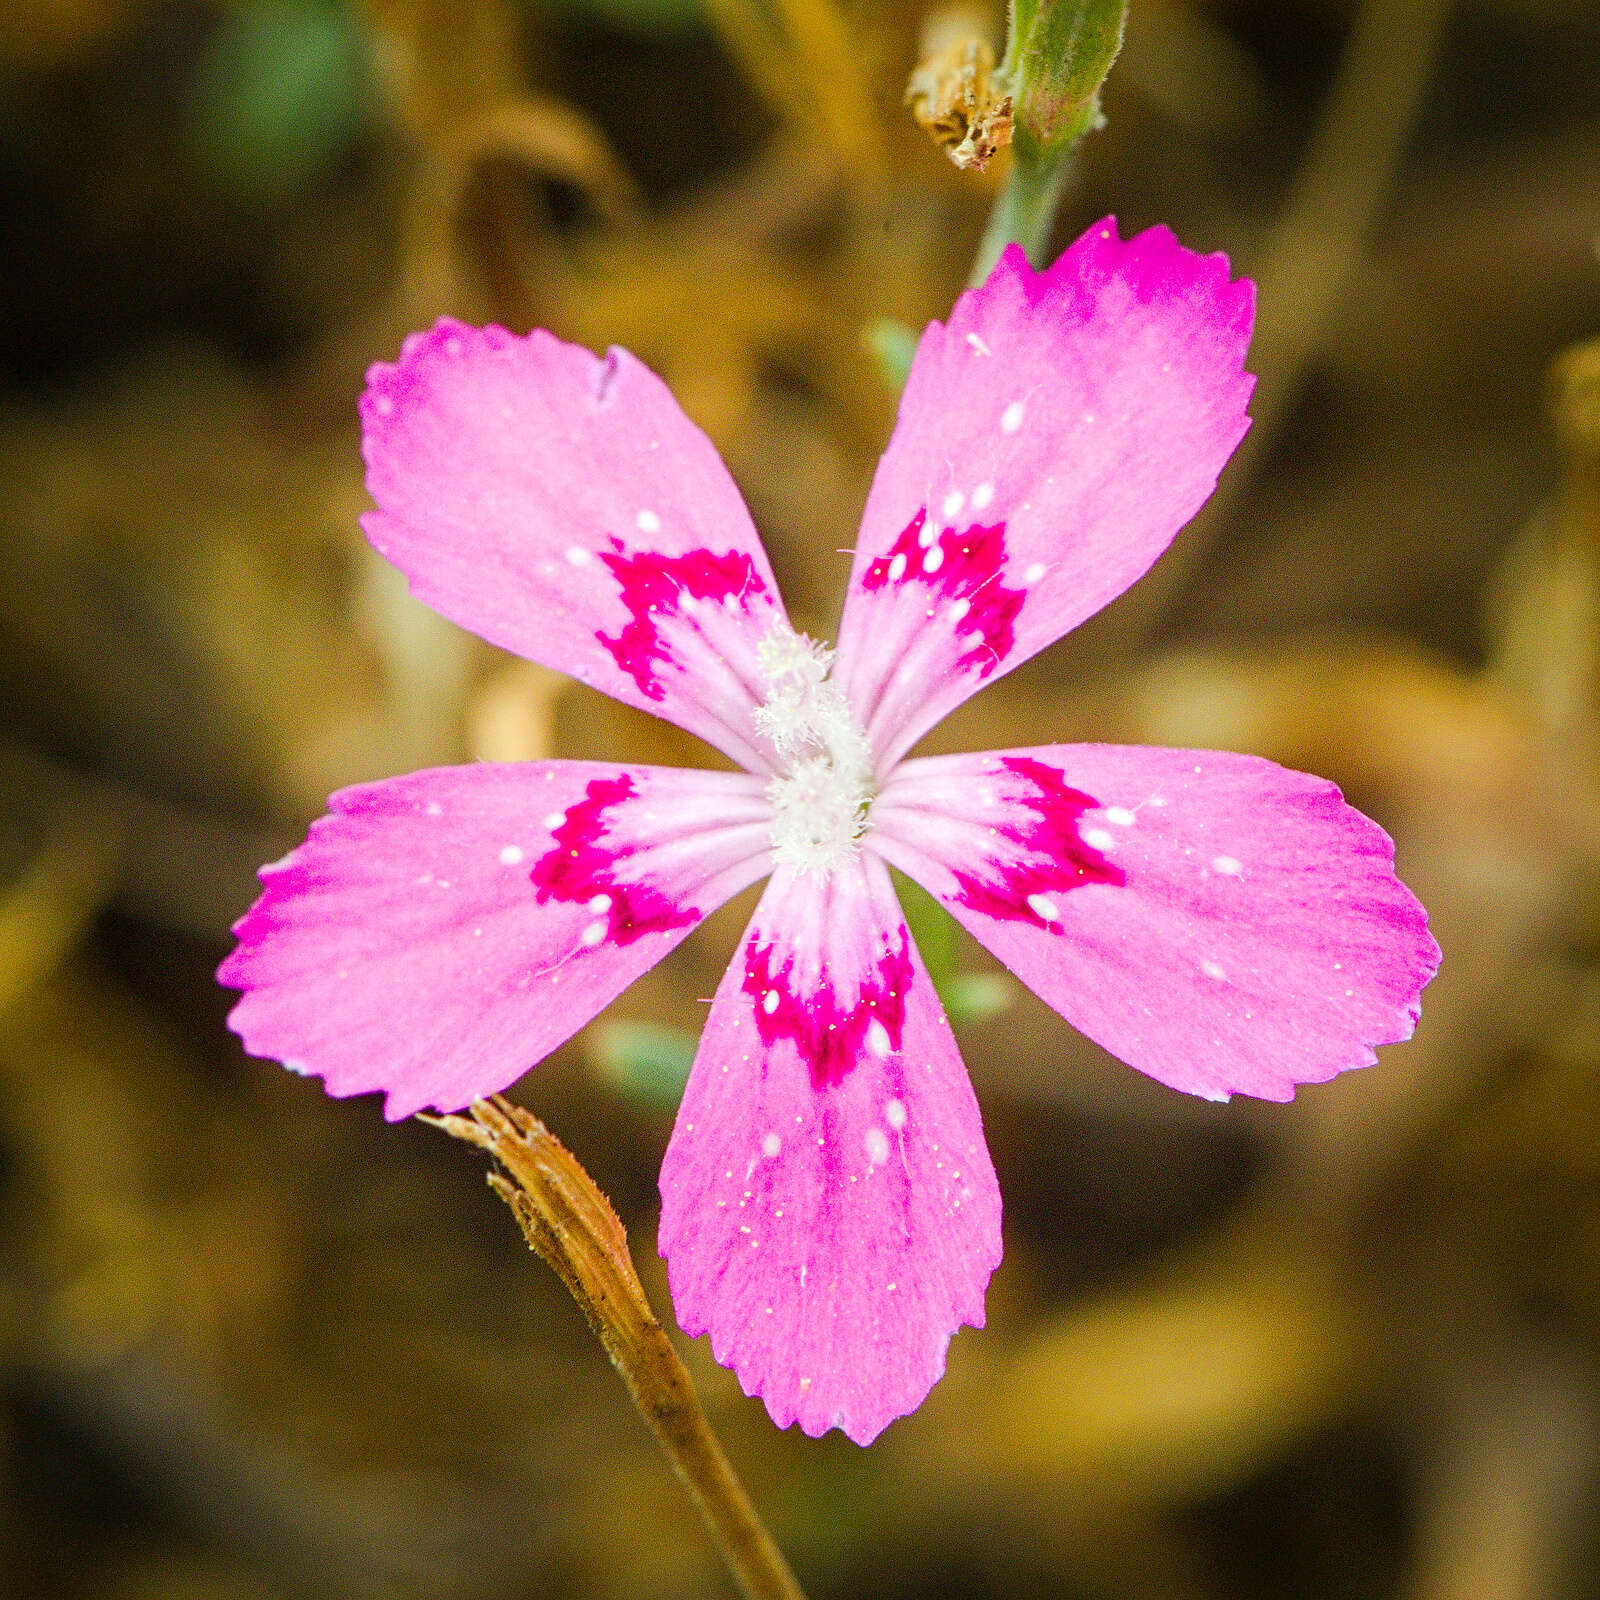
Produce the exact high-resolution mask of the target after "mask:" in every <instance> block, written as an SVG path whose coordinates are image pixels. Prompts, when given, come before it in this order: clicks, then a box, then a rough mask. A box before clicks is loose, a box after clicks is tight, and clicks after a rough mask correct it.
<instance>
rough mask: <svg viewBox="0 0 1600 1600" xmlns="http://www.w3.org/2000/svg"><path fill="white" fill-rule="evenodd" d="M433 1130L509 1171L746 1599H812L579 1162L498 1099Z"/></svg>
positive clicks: (508, 1189) (543, 1251)
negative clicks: (709, 1416)
mask: <svg viewBox="0 0 1600 1600" xmlns="http://www.w3.org/2000/svg"><path fill="white" fill-rule="evenodd" d="M425 1120H426V1121H429V1122H432V1123H433V1124H434V1126H435V1127H438V1128H443V1129H444V1131H445V1132H446V1133H448V1134H452V1135H454V1137H456V1138H457V1139H463V1140H465V1141H466V1142H467V1143H468V1144H474V1145H477V1146H478V1148H479V1149H480V1150H487V1151H488V1152H489V1154H490V1155H492V1156H493V1157H494V1159H495V1160H496V1161H498V1162H499V1163H500V1165H501V1167H503V1168H504V1169H505V1173H506V1174H507V1176H505V1177H502V1176H501V1174H500V1173H498V1172H497V1173H491V1174H490V1177H489V1182H490V1184H491V1185H492V1186H493V1188H494V1190H495V1192H496V1193H497V1194H498V1195H499V1196H500V1198H501V1199H502V1200H504V1201H505V1202H506V1204H507V1205H508V1206H510V1207H511V1210H512V1212H513V1214H514V1215H515V1216H516V1219H517V1221H518V1222H519V1223H520V1224H521V1225H522V1231H523V1233H524V1234H525V1235H526V1236H527V1240H528V1243H529V1245H530V1246H532V1248H533V1249H534V1250H535V1251H537V1252H538V1254H539V1255H540V1256H542V1257H543V1258H544V1259H545V1260H546V1261H547V1262H549V1264H550V1265H551V1266H552V1267H553V1268H554V1269H555V1271H556V1274H557V1276H558V1277H559V1278H560V1279H561V1281H562V1282H563V1283H564V1284H566V1286H567V1289H568V1290H569V1292H570V1293H571V1295H572V1298H573V1299H574V1300H576V1301H577V1302H578V1304H579V1306H580V1307H581V1308H582V1310H583V1314H584V1316H586V1317H587V1318H588V1319H589V1326H590V1327H591V1328H593V1329H594V1331H595V1334H596V1336H597V1337H598V1338H599V1340H600V1342H601V1344H603V1345H604V1346H605V1350H606V1354H607V1355H608V1356H610V1357H611V1364H612V1365H613V1366H614V1367H615V1368H616V1369H617V1371H618V1372H619V1373H620V1374H621V1375H622V1381H623V1382H624V1383H625V1384H626V1385H627V1387H628V1393H629V1394H630V1395H632V1396H633V1403H634V1404H635V1405H636V1406H637V1407H638V1408H639V1414H640V1415H641V1416H642V1417H643V1418H644V1420H645V1421H646V1422H647V1423H648V1424H649V1425H650V1428H651V1431H652V1432H653V1433H654V1434H655V1436H656V1438H657V1440H658V1441H659V1442H660V1445H661V1448H662V1449H663V1450H664V1451H665V1452H666V1454H667V1459H668V1460H669V1461H670V1462H671V1463H672V1467H673V1470H674V1471H675V1472H676V1473H677V1474H678V1477H679V1478H680V1479H681V1480H682V1482H683V1486H684V1487H685V1488H686V1489H687V1490H688V1491H689V1497H690V1499H692V1500H693V1501H694V1503H695V1505H696V1507H697V1508H698V1509H699V1512H700V1515H701V1516H702V1517H703V1518H704V1519H705V1524H706V1527H707V1528H708V1529H709V1530H710V1533H711V1537H712V1538H713V1540H715V1542H716V1545H717V1548H718V1549H719V1550H720V1551H721V1552H722V1558H723V1560H724V1561H726V1562H727V1564H728V1570H729V1571H730V1572H731V1573H732V1574H733V1577H734V1581H735V1582H736V1583H737V1584H738V1585H739V1588H740V1590H741V1591H742V1592H743V1593H744V1594H745V1595H746V1596H747V1597H748V1600H805V1597H804V1595H803V1593H802V1592H801V1589H800V1586H799V1584H798V1583H796V1582H795V1578H794V1574H793V1573H792V1572H790V1570H789V1565H788V1563H787V1562H786V1561H785V1560H784V1559H783V1555H782V1553H781V1552H780V1551H779V1549H778V1547H777V1545H775V1544H774V1543H773V1541H772V1536H771V1535H770V1534H769V1533H768V1532H767V1530H766V1528H765V1527H764V1526H763V1525H762V1522H761V1519H760V1518H759V1517H758V1516H757V1515H756V1510H755V1507H754V1506H753V1505H752V1504H751V1503H750V1497H749V1496H748V1495H747V1494H746V1493H745V1491H744V1487H743V1485H741V1484H740V1482H739V1480H738V1478H737V1477H736V1476H735V1475H734V1471H733V1468H732V1466H731V1465H730V1464H729V1462H728V1458H727V1456H725V1455H724V1454H723V1451H722V1446H721V1445H720V1444H719V1443H718V1442H717V1436H716V1435H715V1434H714V1433H713V1432H712V1431H711V1425H710V1424H709V1423H708V1422H707V1421H706V1416H705V1412H704V1411H702V1410H701V1408H700V1402H699V1400H698V1399H697V1398H696V1396H695V1392H694V1384H693V1382H692V1381H691V1380H690V1377H689V1373H688V1371H687V1369H686V1368H685V1367H684V1365H683V1362H682V1361H680V1360H679V1359H678V1353H677V1351H676V1350H674V1349H673V1348H672V1342H671V1341H670V1340H669V1339H668V1338H667V1335H666V1331H665V1329H663V1328H662V1326H661V1324H660V1323H659V1322H658V1321H657V1320H656V1318H655V1314H654V1313H653V1312H652V1311H651V1309H650V1303H649V1301H648V1300H646V1299H645V1293H644V1287H643V1285H642V1284H641V1283H640V1282H639V1275H638V1274H637V1273H636V1272H635V1271H634V1269H633V1261H632V1258H631V1257H630V1256H629V1254H628V1236H627V1234H626V1232H625V1231H624V1230H623V1226H622V1223H621V1221H620V1220H619V1218H618V1216H617V1214H616V1212H615V1211H614V1210H612V1208H611V1203H610V1202H609V1201H608V1200H607V1199H606V1197H605V1196H604V1195H603V1194H602V1193H601V1192H600V1190H599V1189H598V1188H597V1187H596V1185H595V1182H594V1180H593V1179H592V1178H591V1177H590V1176H589V1174H588V1173H587V1172H585V1171H584V1170H583V1167H582V1166H581V1165H580V1164H579V1162H578V1160H577V1158H576V1157H574V1156H573V1155H572V1154H571V1152H570V1151H568V1150H567V1149H566V1147H565V1146H564V1145H562V1143H561V1142H560V1140H558V1139H557V1138H556V1137H555V1136H554V1135H553V1134H552V1133H551V1132H550V1131H549V1129H548V1128H546V1127H545V1125H544V1124H543V1123H542V1122H540V1121H539V1119H538V1118H537V1117H535V1116H533V1115H531V1114H530V1113H529V1112H527V1111H524V1110H522V1109H521V1108H520V1107H518V1106H514V1105H512V1104H511V1102H510V1101H508V1100H506V1099H504V1098H502V1097H501V1096H499V1095H496V1096H495V1097H494V1098H493V1099H492V1100H488V1101H485V1100H479V1101H477V1102H476V1103H475V1104H474V1105H473V1107H472V1116H471V1117H470V1118H468V1117H429V1118H426V1119H425Z"/></svg>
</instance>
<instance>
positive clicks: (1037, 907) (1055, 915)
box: [1028, 894, 1061, 922]
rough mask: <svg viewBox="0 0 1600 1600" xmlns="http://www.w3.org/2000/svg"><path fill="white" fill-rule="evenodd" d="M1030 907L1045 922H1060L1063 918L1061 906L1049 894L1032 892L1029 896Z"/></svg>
mask: <svg viewBox="0 0 1600 1600" xmlns="http://www.w3.org/2000/svg"><path fill="white" fill-rule="evenodd" d="M1028 909H1029V910H1030V911H1031V912H1032V913H1033V914H1034V915H1035V916H1036V917H1039V918H1041V919H1042V920H1043V921H1045V922H1059V921H1060V920H1061V907H1060V906H1058V905H1057V904H1056V903H1055V901H1054V900H1052V899H1051V898H1050V896H1049V895H1047V894H1030V895H1029V896H1028Z"/></svg>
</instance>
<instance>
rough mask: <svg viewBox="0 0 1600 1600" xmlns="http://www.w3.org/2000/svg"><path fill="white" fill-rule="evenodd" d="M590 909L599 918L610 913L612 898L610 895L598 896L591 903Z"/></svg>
mask: <svg viewBox="0 0 1600 1600" xmlns="http://www.w3.org/2000/svg"><path fill="white" fill-rule="evenodd" d="M589 909H590V910H591V911H592V912H593V913H594V914H595V915H596V916H597V917H598V916H600V915H601V914H602V913H604V912H607V911H609V910H610V909H611V896H610V895H608V894H597V895H596V896H595V897H594V899H593V900H591V901H590V902H589Z"/></svg>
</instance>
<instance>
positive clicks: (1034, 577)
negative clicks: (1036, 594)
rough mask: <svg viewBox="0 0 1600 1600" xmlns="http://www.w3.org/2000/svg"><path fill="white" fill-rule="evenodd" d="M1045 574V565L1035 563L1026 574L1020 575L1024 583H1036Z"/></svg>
mask: <svg viewBox="0 0 1600 1600" xmlns="http://www.w3.org/2000/svg"><path fill="white" fill-rule="evenodd" d="M1044 574H1045V565H1044V562H1042V561H1035V562H1034V563H1033V565H1032V566H1031V567H1029V568H1028V570H1027V571H1026V572H1024V573H1023V574H1022V581H1023V582H1024V583H1037V582H1038V581H1039V580H1040V579H1041V578H1042V577H1043V576H1044Z"/></svg>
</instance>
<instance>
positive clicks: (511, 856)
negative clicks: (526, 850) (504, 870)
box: [500, 844, 522, 867]
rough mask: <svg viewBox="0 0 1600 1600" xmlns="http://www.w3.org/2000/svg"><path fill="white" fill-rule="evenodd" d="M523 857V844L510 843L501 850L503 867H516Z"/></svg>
mask: <svg viewBox="0 0 1600 1600" xmlns="http://www.w3.org/2000/svg"><path fill="white" fill-rule="evenodd" d="M521 859H522V846H521V845H516V844H508V845H507V846H506V847H505V849H504V850H502V851H501V852H500V865H501V866H502V867H514V866H516V864H517V863H518V862H519V861H520V860H521Z"/></svg>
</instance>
